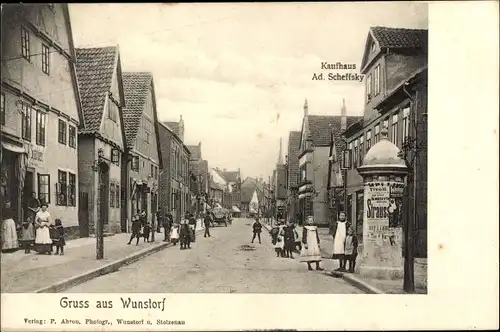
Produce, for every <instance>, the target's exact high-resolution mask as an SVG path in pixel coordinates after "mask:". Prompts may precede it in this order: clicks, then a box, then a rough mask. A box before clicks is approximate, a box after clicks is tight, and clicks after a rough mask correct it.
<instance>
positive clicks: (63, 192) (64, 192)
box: [56, 169, 68, 206]
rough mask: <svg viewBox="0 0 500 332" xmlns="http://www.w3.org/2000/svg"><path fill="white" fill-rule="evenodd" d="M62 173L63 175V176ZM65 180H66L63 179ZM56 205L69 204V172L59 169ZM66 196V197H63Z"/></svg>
mask: <svg viewBox="0 0 500 332" xmlns="http://www.w3.org/2000/svg"><path fill="white" fill-rule="evenodd" d="M61 175H62V177H61ZM62 180H64V182H63V181H62ZM56 189H57V190H56V198H57V199H56V205H57V206H68V172H66V171H63V170H60V169H59V170H57V183H56ZM63 198H64V199H63Z"/></svg>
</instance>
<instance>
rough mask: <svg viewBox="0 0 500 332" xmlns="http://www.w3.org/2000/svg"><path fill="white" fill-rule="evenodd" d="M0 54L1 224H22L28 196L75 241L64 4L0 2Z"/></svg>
mask: <svg viewBox="0 0 500 332" xmlns="http://www.w3.org/2000/svg"><path fill="white" fill-rule="evenodd" d="M1 52H2V67H1V73H2V75H1V76H2V78H1V80H2V89H1V110H0V129H1V135H0V139H1V145H0V156H1V157H0V159H1V168H0V169H1V173H0V179H1V182H0V205H1V206H0V213H1V217H0V220H4V219H5V218H6V217H10V218H12V219H14V221H15V222H16V223H20V222H21V221H22V220H24V218H25V216H26V210H27V209H26V206H27V200H28V199H29V198H30V197H31V195H32V193H35V194H36V195H37V197H38V198H40V199H42V200H45V201H46V202H47V203H49V204H50V206H49V209H50V212H51V214H52V216H53V217H54V218H61V219H62V220H63V222H64V226H65V228H66V230H67V236H72V234H73V233H74V234H75V235H78V232H79V223H78V220H79V217H78V207H79V200H78V191H79V188H78V182H79V174H78V149H79V146H78V139H77V131H78V128H80V127H82V126H83V124H84V121H83V114H82V110H81V103H80V95H79V89H78V86H77V80H76V74H75V66H74V64H75V61H76V56H75V50H74V46H73V36H72V32H71V23H70V17H69V13H68V5H67V4H63V3H51V4H26V3H23V4H14V3H12V4H8V5H4V4H2V50H1ZM103 100H104V97H103Z"/></svg>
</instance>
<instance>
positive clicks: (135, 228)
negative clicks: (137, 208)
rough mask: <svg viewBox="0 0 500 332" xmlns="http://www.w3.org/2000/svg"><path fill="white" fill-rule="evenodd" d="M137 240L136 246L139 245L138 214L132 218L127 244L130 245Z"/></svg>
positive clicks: (139, 227) (139, 222)
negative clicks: (130, 232)
mask: <svg viewBox="0 0 500 332" xmlns="http://www.w3.org/2000/svg"><path fill="white" fill-rule="evenodd" d="M134 238H137V242H136V244H135V245H136V246H138V245H139V239H140V238H141V219H140V217H139V215H138V214H136V215H135V216H134V217H132V235H131V236H130V240H129V241H128V243H127V244H130V243H132V240H133V239H134Z"/></svg>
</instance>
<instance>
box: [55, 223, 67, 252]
mask: <svg viewBox="0 0 500 332" xmlns="http://www.w3.org/2000/svg"><path fill="white" fill-rule="evenodd" d="M53 243H54V245H55V246H56V255H58V254H59V255H61V256H63V255H64V246H65V245H66V241H65V240H64V227H63V225H62V221H61V219H56V220H55V227H54V239H53ZM59 252H60V253H59Z"/></svg>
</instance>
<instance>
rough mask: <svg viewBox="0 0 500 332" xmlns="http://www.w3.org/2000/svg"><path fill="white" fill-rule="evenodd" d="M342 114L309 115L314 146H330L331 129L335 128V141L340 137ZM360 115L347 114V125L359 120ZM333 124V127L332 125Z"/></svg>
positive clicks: (308, 119)
mask: <svg viewBox="0 0 500 332" xmlns="http://www.w3.org/2000/svg"><path fill="white" fill-rule="evenodd" d="M341 118H342V117H341V116H340V115H335V116H331V115H308V116H307V121H308V124H309V133H310V135H311V138H312V141H313V144H314V146H330V141H331V130H332V129H333V132H334V136H335V142H337V139H340V138H341V136H342V134H341V130H340V128H341ZM360 118H361V117H360V116H347V117H346V119H347V127H349V126H350V125H351V124H352V123H354V122H356V121H358V120H359V119H360ZM330 125H332V127H330Z"/></svg>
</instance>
